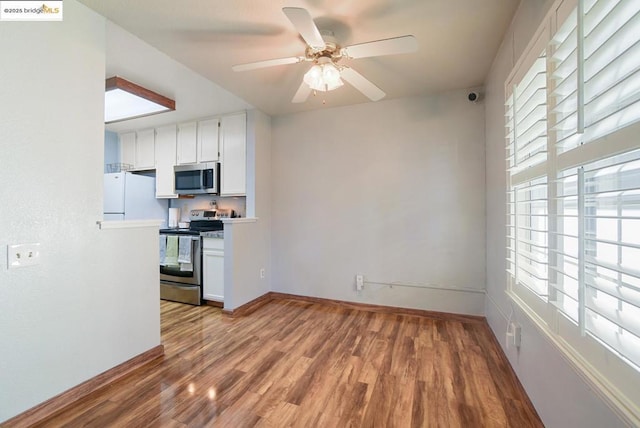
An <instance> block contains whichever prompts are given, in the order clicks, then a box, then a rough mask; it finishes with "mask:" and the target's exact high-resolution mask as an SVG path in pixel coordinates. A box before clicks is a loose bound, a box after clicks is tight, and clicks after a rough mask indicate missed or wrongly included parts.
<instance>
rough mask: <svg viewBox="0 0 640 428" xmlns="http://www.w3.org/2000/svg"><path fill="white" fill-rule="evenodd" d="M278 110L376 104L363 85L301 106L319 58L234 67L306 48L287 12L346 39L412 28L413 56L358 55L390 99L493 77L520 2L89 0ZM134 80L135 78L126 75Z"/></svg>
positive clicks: (265, 107)
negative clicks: (300, 95) (301, 90)
mask: <svg viewBox="0 0 640 428" xmlns="http://www.w3.org/2000/svg"><path fill="white" fill-rule="evenodd" d="M80 1H81V2H82V3H84V4H85V5H87V6H89V7H91V8H92V9H94V10H96V11H97V12H98V13H100V14H102V15H104V16H106V17H107V18H109V19H110V20H111V21H113V22H115V23H116V24H118V25H120V26H121V27H123V28H124V29H126V30H127V31H129V32H131V33H133V34H135V35H136V36H138V37H140V38H141V39H142V40H144V41H146V42H147V43H149V44H150V45H152V46H154V47H156V48H157V49H159V50H160V51H162V52H164V53H166V54H167V55H169V56H170V57H172V58H174V59H175V60H177V61H179V62H181V63H182V64H184V65H186V66H187V67H189V68H191V69H192V70H194V71H196V72H198V73H200V74H201V75H203V76H204V77H206V78H208V79H210V80H211V81H213V82H215V83H217V84H218V85H220V86H222V87H223V88H225V89H227V90H229V91H230V92H232V93H234V94H236V95H237V96H239V97H241V98H242V99H244V100H246V101H247V102H249V103H250V104H252V105H254V106H255V107H257V108H259V109H260V110H262V111H264V112H266V113H268V114H270V115H280V114H286V113H291V112H296V111H304V110H311V109H316V108H321V107H322V106H323V102H324V103H325V104H324V105H326V106H331V107H334V106H340V105H348V104H357V103H362V102H367V101H368V99H367V98H366V97H365V96H364V95H362V94H361V93H360V92H358V91H356V90H355V89H354V88H353V87H351V86H349V85H348V84H345V85H344V86H343V87H341V88H339V89H337V90H335V91H332V92H327V93H318V95H317V96H316V97H313V96H310V97H309V99H308V100H307V101H306V102H305V103H302V104H292V103H291V98H293V95H294V94H295V92H296V90H297V89H298V86H299V85H300V82H301V81H302V76H303V74H304V73H305V71H306V70H307V69H308V68H309V67H310V64H309V63H299V64H291V65H282V66H277V67H271V68H266V69H260V70H253V71H246V72H241V73H236V72H234V71H232V70H231V66H232V65H234V64H241V63H247V62H254V61H260V60H265V59H272V58H282V57H290V56H300V55H303V53H304V49H305V46H306V45H305V43H304V41H303V40H302V38H301V37H300V36H299V34H298V33H297V32H296V30H295V29H294V28H293V25H292V24H291V23H290V22H289V20H288V19H287V17H286V16H285V15H284V13H283V12H282V8H283V7H285V6H286V7H303V8H306V9H307V10H308V11H309V12H310V14H311V16H312V17H313V18H314V20H315V22H316V25H317V26H318V27H319V28H320V29H321V30H332V31H333V32H334V34H335V36H336V38H337V40H338V42H339V43H340V44H341V45H343V46H348V45H351V44H357V43H363V42H368V41H373V40H379V39H386V38H391V37H397V36H402V35H407V34H412V35H414V36H415V37H416V39H417V41H418V46H419V47H418V51H417V52H416V53H412V54H402V55H391V56H385V57H376V58H362V59H357V60H348V62H347V64H348V65H349V66H351V67H353V68H354V69H355V70H357V71H358V72H360V74H362V75H364V76H365V77H366V78H368V79H369V80H371V81H372V82H373V83H374V84H376V85H377V86H378V87H380V88H381V89H382V90H383V91H384V92H386V94H387V96H386V98H387V99H389V98H397V97H404V96H411V95H418V94H429V93H437V92H442V91H447V90H454V89H463V88H476V87H479V86H481V85H482V84H483V82H484V79H485V77H486V75H487V73H488V72H489V68H490V66H491V63H492V61H493V58H494V56H495V54H496V52H497V50H498V47H499V45H500V41H501V40H502V37H503V35H504V33H505V31H506V29H507V27H508V25H509V23H510V21H511V18H512V16H513V14H514V12H515V10H516V8H517V6H518V4H519V2H520V0H262V1H257V0H182V1H175V0H171V1H170V0H136V1H131V0H110V1H104V0H80ZM123 77H125V78H126V76H123Z"/></svg>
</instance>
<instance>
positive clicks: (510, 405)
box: [38, 300, 542, 428]
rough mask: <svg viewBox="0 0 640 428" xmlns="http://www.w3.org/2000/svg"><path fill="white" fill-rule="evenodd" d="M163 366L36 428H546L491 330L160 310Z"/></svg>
mask: <svg viewBox="0 0 640 428" xmlns="http://www.w3.org/2000/svg"><path fill="white" fill-rule="evenodd" d="M161 308H162V342H163V344H164V346H165V356H164V357H163V358H162V359H159V360H158V362H157V364H150V365H148V366H145V367H143V368H142V369H141V370H139V371H138V372H136V373H132V374H131V375H128V376H127V377H125V378H123V379H121V380H119V381H117V382H116V383H113V384H111V385H109V386H107V387H105V388H103V389H102V390H99V391H97V392H95V393H93V394H91V395H89V396H87V397H86V398H84V399H82V400H80V401H78V402H77V403H76V404H74V405H73V406H71V407H69V408H67V409H65V410H64V411H62V412H61V413H58V414H56V415H54V416H53V417H51V418H49V419H48V420H47V421H44V422H43V423H41V424H40V425H38V426H40V427H80V426H87V427H207V426H221V427H253V426H269V427H289V426H294V427H518V428H522V427H541V426H542V423H541V422H540V420H539V418H538V416H537V415H536V413H535V411H534V410H533V408H532V406H531V404H530V402H529V400H528V398H527V397H526V396H525V395H524V393H523V390H522V388H521V387H520V385H519V383H518V381H517V380H516V378H515V376H514V375H513V373H512V372H511V370H510V368H509V367H508V366H507V365H506V361H505V359H504V357H503V356H502V355H501V354H500V351H499V350H498V348H497V345H496V343H495V340H494V339H493V336H492V335H491V332H490V331H489V328H488V326H487V324H486V323H484V322H479V321H470V322H463V321H460V320H453V321H445V320H441V319H431V318H426V317H420V316H410V315H394V314H384V313H376V312H367V311H362V310H357V309H351V308H342V307H336V306H329V305H321V304H317V303H310V302H304V301H296V300H275V301H272V302H269V303H267V304H266V305H265V306H263V307H261V308H260V309H258V310H257V311H256V312H254V313H253V314H251V315H249V316H246V317H240V318H231V317H228V316H225V315H223V314H222V312H221V310H220V309H219V308H214V307H211V306H200V307H194V306H188V305H182V304H179V303H172V302H165V301H163V302H162V305H161Z"/></svg>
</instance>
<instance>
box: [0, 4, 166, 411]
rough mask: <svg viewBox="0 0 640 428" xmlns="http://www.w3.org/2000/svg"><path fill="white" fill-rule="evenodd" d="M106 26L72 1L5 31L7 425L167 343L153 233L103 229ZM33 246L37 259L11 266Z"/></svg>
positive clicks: (0, 372) (1, 241) (3, 391)
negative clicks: (12, 252)
mask: <svg viewBox="0 0 640 428" xmlns="http://www.w3.org/2000/svg"><path fill="white" fill-rule="evenodd" d="M5 24H7V25H5ZM104 28H105V21H104V19H103V18H102V17H100V16H98V15H96V14H95V13H93V12H91V11H89V10H88V9H87V8H85V7H84V6H83V5H80V4H79V3H77V2H75V1H74V0H66V1H65V2H64V21H63V22H49V23H48V22H11V23H3V24H2V25H0V52H1V55H2V60H1V61H0V81H1V82H2V84H0V100H2V102H1V103H0V183H1V185H0V201H1V202H0V355H1V356H2V357H1V358H0V421H3V420H5V419H7V418H10V417H12V416H14V415H16V414H18V413H20V412H22V411H24V410H26V409H28V408H30V407H32V406H34V405H36V404H38V403H40V402H42V401H44V400H46V399H48V398H51V397H52V396H54V395H56V394H58V393H60V392H63V391H65V390H66V389H68V388H70V387H73V386H75V385H77V384H79V383H81V382H83V381H85V380H87V379H89V378H91V377H93V376H95V375H97V374H99V373H101V372H103V371H105V370H108V369H110V368H111V367H113V366H115V365H117V364H120V363H122V362H124V361H126V360H128V359H130V358H132V357H134V356H136V355H138V354H140V353H142V352H144V351H146V350H148V349H150V348H152V347H154V346H156V345H158V344H159V343H160V309H159V290H158V280H159V278H158V239H157V229H154V228H146V229H128V230H126V231H123V230H104V231H102V230H99V229H98V228H97V226H96V221H97V220H100V219H101V218H102V186H103V180H102V175H103V170H104V165H103V163H104V144H103V141H104V123H103V122H104V116H103V109H104V70H105V48H104V43H105V41H104V38H105V30H104ZM34 242H39V243H40V244H41V251H42V262H41V264H40V265H37V266H31V267H25V268H23V269H12V270H8V269H7V263H6V251H7V245H8V244H16V243H34Z"/></svg>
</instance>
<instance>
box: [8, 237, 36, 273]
mask: <svg viewBox="0 0 640 428" xmlns="http://www.w3.org/2000/svg"><path fill="white" fill-rule="evenodd" d="M38 264H40V244H38V243H36V244H15V245H7V266H8V268H9V269H13V268H19V267H25V266H33V265H38Z"/></svg>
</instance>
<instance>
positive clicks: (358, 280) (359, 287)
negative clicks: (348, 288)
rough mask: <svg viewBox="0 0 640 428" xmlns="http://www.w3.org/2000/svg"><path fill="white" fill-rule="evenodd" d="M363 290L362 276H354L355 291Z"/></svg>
mask: <svg viewBox="0 0 640 428" xmlns="http://www.w3.org/2000/svg"><path fill="white" fill-rule="evenodd" d="M363 288H364V275H356V290H358V291H361V290H362V289H363Z"/></svg>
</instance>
